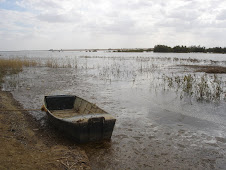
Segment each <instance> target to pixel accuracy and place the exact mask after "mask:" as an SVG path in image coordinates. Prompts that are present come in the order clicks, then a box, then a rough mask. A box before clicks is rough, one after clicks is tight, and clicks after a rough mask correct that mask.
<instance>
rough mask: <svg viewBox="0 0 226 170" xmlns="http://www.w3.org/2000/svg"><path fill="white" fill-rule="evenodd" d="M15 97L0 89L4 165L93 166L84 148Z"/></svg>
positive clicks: (0, 148)
mask: <svg viewBox="0 0 226 170" xmlns="http://www.w3.org/2000/svg"><path fill="white" fill-rule="evenodd" d="M22 109H23V108H22V106H21V105H20V104H19V103H18V102H17V101H16V100H15V99H14V98H13V96H12V94H11V93H10V92H4V91H1V90H0V131H1V133H0V138H1V145H0V153H1V154H0V169H8V168H10V169H90V165H89V160H88V157H87V155H86V153H85V151H84V150H82V149H81V148H80V147H79V146H78V145H77V144H75V143H73V142H72V141H70V140H68V139H67V138H64V136H61V135H59V134H57V133H56V132H55V131H54V129H53V127H51V126H49V125H46V126H41V125H40V123H39V122H38V121H37V120H35V118H33V117H32V115H30V114H29V113H28V112H27V111H11V112H8V111H4V110H22Z"/></svg>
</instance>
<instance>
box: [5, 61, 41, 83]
mask: <svg viewBox="0 0 226 170" xmlns="http://www.w3.org/2000/svg"><path fill="white" fill-rule="evenodd" d="M36 65H37V62H36V61H33V60H26V59H0V84H1V83H2V81H3V77H4V76H5V75H7V74H17V73H19V72H20V71H22V69H23V67H24V66H27V67H30V66H36Z"/></svg>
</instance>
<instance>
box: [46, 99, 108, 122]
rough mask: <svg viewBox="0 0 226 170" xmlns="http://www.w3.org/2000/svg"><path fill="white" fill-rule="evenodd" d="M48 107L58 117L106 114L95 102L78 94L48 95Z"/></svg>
mask: <svg viewBox="0 0 226 170" xmlns="http://www.w3.org/2000/svg"><path fill="white" fill-rule="evenodd" d="M45 106H46V108H47V109H48V110H49V111H50V112H51V114H53V115H54V116H55V117H57V118H71V117H75V116H81V115H92V114H106V112H105V111H104V110H102V109H100V108H99V107H98V106H96V105H95V104H93V103H90V102H88V101H86V100H84V99H82V98H80V97H77V96H67V95H60V96H46V97H45Z"/></svg>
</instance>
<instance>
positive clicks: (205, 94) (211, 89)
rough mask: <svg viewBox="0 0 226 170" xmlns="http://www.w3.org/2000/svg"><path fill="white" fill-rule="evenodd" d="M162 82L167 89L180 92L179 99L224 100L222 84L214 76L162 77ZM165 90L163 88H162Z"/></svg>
mask: <svg viewBox="0 0 226 170" xmlns="http://www.w3.org/2000/svg"><path fill="white" fill-rule="evenodd" d="M163 78H164V82H165V83H166V84H167V85H168V87H169V88H171V89H175V90H176V91H177V92H178V91H180V92H181V93H180V98H181V99H182V98H183V97H184V96H191V97H194V98H196V99H197V100H198V101H220V100H225V99H226V98H225V97H226V96H225V94H226V92H225V91H224V87H223V86H224V82H223V81H222V80H221V79H220V78H219V77H218V76H217V75H216V74H214V75H213V76H212V75H208V74H203V75H201V76H197V75H195V74H194V75H191V74H187V75H183V76H176V77H174V76H172V77H169V76H165V75H164V76H163ZM164 88H165V87H164Z"/></svg>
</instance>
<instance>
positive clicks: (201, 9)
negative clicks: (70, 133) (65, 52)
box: [0, 0, 226, 50]
mask: <svg viewBox="0 0 226 170" xmlns="http://www.w3.org/2000/svg"><path fill="white" fill-rule="evenodd" d="M156 44H165V45H169V46H174V45H188V46H189V45H202V46H206V47H213V46H222V47H224V46H226V0H120V1H117V0H0V50H29V49H34V50H36V49H51V48H53V49H71V48H135V47H137V48H142V47H144V48H145V47H154V45H156Z"/></svg>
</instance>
